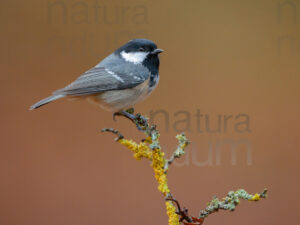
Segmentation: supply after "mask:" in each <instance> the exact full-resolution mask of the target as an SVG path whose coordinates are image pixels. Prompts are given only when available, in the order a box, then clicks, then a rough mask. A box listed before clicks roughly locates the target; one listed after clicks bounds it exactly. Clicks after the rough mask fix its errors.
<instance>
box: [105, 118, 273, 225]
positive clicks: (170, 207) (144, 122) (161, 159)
mask: <svg viewBox="0 0 300 225" xmlns="http://www.w3.org/2000/svg"><path fill="white" fill-rule="evenodd" d="M127 114H128V113H127ZM116 115H118V116H120V115H121V114H118V113H117V114H116ZM125 117H126V118H129V119H130V120H131V121H132V122H133V123H134V124H135V125H136V127H137V128H138V130H140V131H142V132H144V134H145V135H146V138H145V139H143V140H142V141H140V142H139V143H137V142H135V141H133V140H129V139H126V138H124V136H123V135H122V134H121V133H120V132H119V131H117V130H115V129H112V128H105V129H103V130H102V131H103V132H111V133H113V134H115V135H117V138H116V139H115V141H117V142H119V143H120V144H122V145H123V146H125V147H126V148H128V149H130V150H131V151H132V152H133V156H134V158H135V159H137V160H141V159H142V158H146V159H148V160H150V161H151V162H152V163H151V166H152V168H153V171H154V175H155V179H156V180H157V182H158V190H159V191H160V192H161V193H162V194H163V196H164V197H165V200H166V203H165V204H166V210H167V215H168V217H169V225H179V223H183V224H185V225H201V224H202V223H203V221H204V219H205V218H206V217H207V216H208V215H210V214H211V213H214V212H217V211H218V210H220V209H223V210H229V211H233V210H234V209H235V207H236V206H237V205H238V204H239V201H240V199H246V200H248V201H258V200H260V199H261V198H266V193H267V190H266V189H265V190H264V191H263V192H262V193H260V194H254V195H251V194H248V193H247V192H246V191H245V190H242V189H241V190H238V191H236V192H233V191H230V192H229V193H228V195H227V196H226V197H225V198H223V199H222V200H219V199H218V198H217V197H214V198H213V200H212V201H211V202H210V203H208V205H207V207H206V208H205V209H204V210H201V211H200V215H199V216H198V217H193V216H191V215H189V214H188V209H187V208H181V207H180V204H179V202H178V201H177V200H176V199H175V198H174V197H173V195H172V194H171V192H170V189H169V187H168V179H167V171H168V169H169V166H170V165H171V164H172V163H173V161H174V160H175V159H176V158H180V157H181V156H183V155H184V154H185V148H186V146H187V145H188V144H189V141H188V140H187V138H186V136H185V135H184V134H179V135H177V136H176V138H177V139H178V141H179V145H178V147H177V149H176V150H175V151H174V153H173V154H172V156H171V157H170V159H166V158H165V153H164V152H163V151H162V149H161V146H160V144H159V136H160V134H159V132H158V130H157V129H156V126H155V125H149V124H148V119H147V118H146V117H143V116H141V115H140V114H136V115H130V117H128V115H125ZM132 118H133V119H132Z"/></svg>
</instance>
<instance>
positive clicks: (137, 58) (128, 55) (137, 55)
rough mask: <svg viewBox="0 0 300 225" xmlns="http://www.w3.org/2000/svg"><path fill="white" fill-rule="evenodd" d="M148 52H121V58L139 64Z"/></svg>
mask: <svg viewBox="0 0 300 225" xmlns="http://www.w3.org/2000/svg"><path fill="white" fill-rule="evenodd" d="M148 54H149V53H148V52H125V51H122V52H121V56H122V58H123V59H125V60H126V61H127V62H132V63H134V64H141V63H142V62H143V61H144V60H145V59H146V57H147V55H148Z"/></svg>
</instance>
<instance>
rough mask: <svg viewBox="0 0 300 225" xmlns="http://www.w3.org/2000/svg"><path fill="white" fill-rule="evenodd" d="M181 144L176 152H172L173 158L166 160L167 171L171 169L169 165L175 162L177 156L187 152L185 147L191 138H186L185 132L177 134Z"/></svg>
mask: <svg viewBox="0 0 300 225" xmlns="http://www.w3.org/2000/svg"><path fill="white" fill-rule="evenodd" d="M176 138H177V140H178V142H179V145H178V147H177V148H176V150H175V151H174V153H173V154H172V156H171V158H170V159H169V160H167V161H166V164H165V171H166V172H167V171H168V169H169V166H170V165H171V164H172V163H173V161H174V160H175V159H177V158H180V157H181V156H183V155H184V154H185V151H184V150H185V148H186V146H187V145H188V144H189V143H190V142H189V140H188V139H187V138H186V136H185V134H184V133H181V134H178V135H177V136H176Z"/></svg>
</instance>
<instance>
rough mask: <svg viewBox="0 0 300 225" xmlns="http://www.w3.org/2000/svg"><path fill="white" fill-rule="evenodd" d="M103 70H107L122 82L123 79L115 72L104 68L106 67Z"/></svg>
mask: <svg viewBox="0 0 300 225" xmlns="http://www.w3.org/2000/svg"><path fill="white" fill-rule="evenodd" d="M105 71H106V72H108V73H109V74H111V75H112V76H113V77H114V78H116V79H117V80H119V81H121V82H122V83H124V80H123V79H122V78H121V77H120V76H118V75H117V74H115V73H114V72H112V71H110V70H109V69H106V68H105Z"/></svg>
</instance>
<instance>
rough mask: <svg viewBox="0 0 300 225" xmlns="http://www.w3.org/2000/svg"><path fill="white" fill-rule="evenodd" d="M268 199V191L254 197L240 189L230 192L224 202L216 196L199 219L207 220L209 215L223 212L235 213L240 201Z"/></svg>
mask: <svg viewBox="0 0 300 225" xmlns="http://www.w3.org/2000/svg"><path fill="white" fill-rule="evenodd" d="M266 197H267V189H264V191H263V192H261V193H256V194H254V195H251V194H248V193H247V192H246V191H245V190H243V189H239V190H237V191H235V192H234V191H230V192H228V194H227V196H226V197H225V198H223V199H222V200H219V199H218V198H217V197H216V196H214V197H213V199H212V201H211V202H209V203H208V205H207V207H206V208H205V209H204V210H201V211H200V215H199V218H205V217H207V216H208V215H209V214H211V213H214V212H217V211H219V209H222V210H229V211H234V210H235V208H236V206H237V205H238V204H239V203H240V199H244V200H248V201H258V200H260V199H261V198H266Z"/></svg>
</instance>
